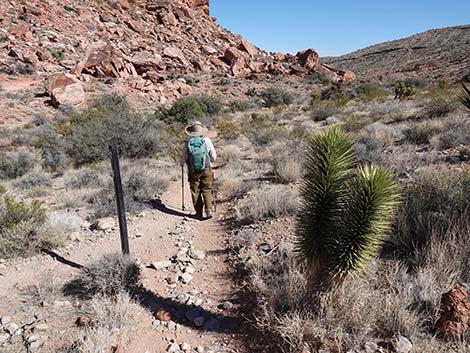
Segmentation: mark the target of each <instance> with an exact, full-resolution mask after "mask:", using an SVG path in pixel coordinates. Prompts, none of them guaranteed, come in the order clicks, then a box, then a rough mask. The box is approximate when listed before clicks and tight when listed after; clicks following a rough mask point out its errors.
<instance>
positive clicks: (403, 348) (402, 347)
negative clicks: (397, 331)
mask: <svg viewBox="0 0 470 353" xmlns="http://www.w3.org/2000/svg"><path fill="white" fill-rule="evenodd" d="M412 349H413V345H412V344H411V342H410V340H409V339H408V338H406V337H404V336H399V337H398V338H397V342H396V347H395V350H396V351H397V353H409V352H411V350H412Z"/></svg>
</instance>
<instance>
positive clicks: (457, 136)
mask: <svg viewBox="0 0 470 353" xmlns="http://www.w3.org/2000/svg"><path fill="white" fill-rule="evenodd" d="M443 125H444V127H443V129H442V132H441V133H440V134H439V135H437V136H436V138H434V139H433V140H431V143H432V144H433V145H434V146H436V147H437V148H440V149H446V148H455V147H458V146H460V145H463V146H469V145H470V117H469V116H468V115H467V116H466V115H456V116H452V117H448V118H447V119H445V120H444V122H443Z"/></svg>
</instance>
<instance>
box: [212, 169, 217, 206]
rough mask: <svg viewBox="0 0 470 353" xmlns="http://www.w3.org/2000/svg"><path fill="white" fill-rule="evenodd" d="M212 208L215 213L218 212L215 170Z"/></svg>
mask: <svg viewBox="0 0 470 353" xmlns="http://www.w3.org/2000/svg"><path fill="white" fill-rule="evenodd" d="M212 199H213V202H212V205H213V206H212V207H213V208H214V213H215V212H217V193H216V192H215V174H214V170H212Z"/></svg>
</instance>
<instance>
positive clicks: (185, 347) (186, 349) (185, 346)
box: [180, 342, 191, 352]
mask: <svg viewBox="0 0 470 353" xmlns="http://www.w3.org/2000/svg"><path fill="white" fill-rule="evenodd" d="M180 348H181V350H182V351H184V352H189V351H190V350H191V346H190V345H189V343H186V342H184V343H181V345H180Z"/></svg>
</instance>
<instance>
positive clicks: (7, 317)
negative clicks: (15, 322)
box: [0, 316, 11, 326]
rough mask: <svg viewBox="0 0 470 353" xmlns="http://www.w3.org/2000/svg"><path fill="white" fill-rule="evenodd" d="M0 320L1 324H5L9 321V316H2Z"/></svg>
mask: <svg viewBox="0 0 470 353" xmlns="http://www.w3.org/2000/svg"><path fill="white" fill-rule="evenodd" d="M0 322H1V323H2V325H3V326H6V325H8V324H9V323H10V322H11V317H10V316H2V318H1V319H0Z"/></svg>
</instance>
